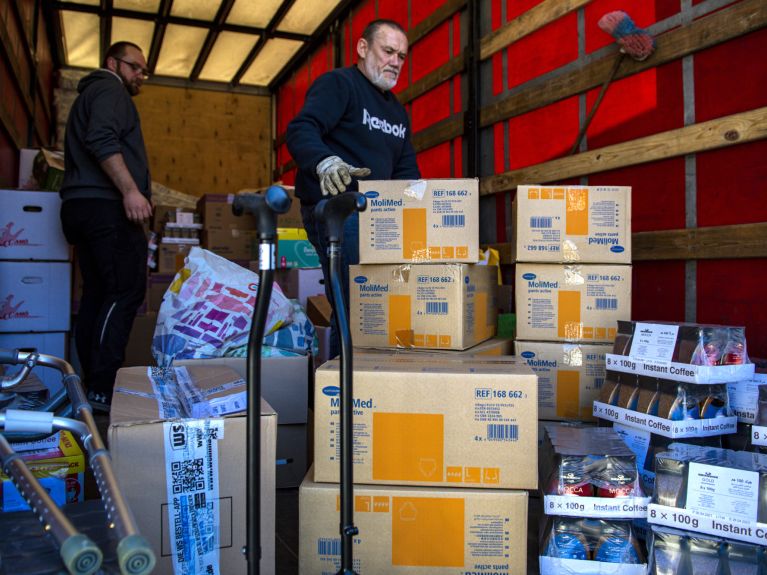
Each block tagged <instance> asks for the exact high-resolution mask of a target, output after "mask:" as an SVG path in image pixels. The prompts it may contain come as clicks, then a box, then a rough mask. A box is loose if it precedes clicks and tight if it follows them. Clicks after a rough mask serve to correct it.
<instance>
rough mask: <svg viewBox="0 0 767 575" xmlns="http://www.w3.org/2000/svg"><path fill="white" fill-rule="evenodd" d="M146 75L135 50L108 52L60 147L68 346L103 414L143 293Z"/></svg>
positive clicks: (123, 45) (122, 45)
mask: <svg viewBox="0 0 767 575" xmlns="http://www.w3.org/2000/svg"><path fill="white" fill-rule="evenodd" d="M147 77H148V71H147V65H146V60H145V59H144V55H143V54H142V52H141V49H140V48H139V47H138V46H136V45H135V44H132V43H130V42H118V43H116V44H114V45H112V46H111V47H110V48H109V50H107V53H106V57H105V58H104V62H103V64H102V68H100V69H98V70H96V71H95V72H92V73H91V74H89V75H88V76H86V77H84V78H83V79H82V80H81V81H80V84H79V85H78V87H77V91H78V92H79V95H78V97H77V99H76V100H75V102H74V104H73V105H72V110H71V112H70V115H69V119H68V121H67V129H66V136H65V139H64V146H65V152H64V154H65V158H64V160H65V173H64V181H63V184H62V186H61V190H60V192H59V193H60V194H61V198H62V200H63V203H62V207H61V222H62V226H63V229H64V234H65V236H66V238H67V241H69V243H70V244H72V245H74V246H75V252H76V254H77V260H78V262H79V265H80V271H81V273H82V277H83V294H82V299H81V301H80V309H79V310H78V314H77V321H76V325H75V343H76V346H77V354H78V358H79V360H80V364H81V365H82V368H83V374H84V378H83V379H84V382H85V386H86V388H87V390H88V399H89V401H90V402H91V404H92V405H93V407H94V409H102V410H107V411H108V409H109V406H110V404H111V400H112V389H113V387H114V380H115V374H116V373H117V370H118V369H119V368H120V367H121V365H122V363H123V360H124V358H125V347H126V345H127V343H128V336H129V334H130V330H131V327H132V325H133V320H134V318H135V317H136V312H137V310H138V308H139V306H140V305H141V303H142V302H143V301H144V295H145V291H146V261H147V239H146V235H145V233H144V229H143V227H142V223H143V222H144V221H145V220H147V219H148V218H149V217H150V216H151V215H152V204H151V202H150V196H151V179H150V177H149V168H148V163H147V157H146V150H145V147H144V137H143V135H142V134H141V124H140V122H139V116H138V112H137V110H136V106H135V104H134V103H133V100H132V97H133V96H136V95H137V94H138V93H139V91H140V90H141V86H142V84H143V82H144V80H145V79H146V78H147Z"/></svg>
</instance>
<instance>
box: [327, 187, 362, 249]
mask: <svg viewBox="0 0 767 575" xmlns="http://www.w3.org/2000/svg"><path fill="white" fill-rule="evenodd" d="M367 205H368V201H367V198H365V196H363V195H362V194H360V193H359V192H344V193H343V194H338V195H337V196H333V197H330V198H325V199H324V200H320V201H319V203H318V204H317V205H316V206H315V207H314V216H315V217H316V218H317V219H318V220H319V221H321V222H325V231H326V232H325V233H326V236H327V240H328V242H340V241H341V238H342V237H343V235H344V222H345V221H346V218H348V217H349V216H350V215H351V214H352V212H364V211H365V209H367Z"/></svg>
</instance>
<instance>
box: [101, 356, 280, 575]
mask: <svg viewBox="0 0 767 575" xmlns="http://www.w3.org/2000/svg"><path fill="white" fill-rule="evenodd" d="M188 376H189V378H190V384H189V385H190V388H191V389H195V388H196V390H197V391H198V392H202V393H203V394H204V396H205V400H203V401H202V402H201V403H198V404H194V405H197V406H200V407H204V408H212V407H213V406H214V404H215V403H217V402H226V401H234V400H235V399H236V398H237V397H238V396H240V394H241V392H242V391H243V389H242V386H241V385H236V382H237V381H238V380H239V379H240V378H239V375H238V374H237V373H235V372H234V371H232V370H231V369H229V368H226V367H221V366H218V367H192V368H189V369H188ZM214 388H215V389H217V391H215V390H214ZM158 396H159V397H158ZM179 397H181V398H183V399H186V400H189V399H190V398H191V396H190V394H188V393H184V392H183V391H182V389H181V387H180V386H174V385H168V384H167V379H166V380H162V379H160V380H158V381H154V382H153V381H151V380H150V379H149V377H148V375H147V369H146V368H145V367H144V368H142V367H131V368H124V369H121V370H119V371H118V372H117V381H116V383H115V394H114V397H113V399H112V410H111V413H110V425H109V449H110V453H111V455H112V460H113V462H114V469H115V473H116V475H117V477H119V479H120V487H121V488H122V491H123V493H124V495H125V497H126V499H127V500H128V504H129V505H130V506H131V509H132V510H133V514H134V516H135V517H136V521H137V523H138V527H139V530H140V532H141V534H142V535H144V537H146V538H147V539H148V541H149V543H150V544H151V546H152V549H153V550H154V553H155V555H156V557H157V567H156V568H155V571H154V573H156V574H160V575H162V574H164V575H172V574H173V573H174V564H177V563H181V564H180V565H177V567H178V569H179V570H177V571H175V572H177V573H180V572H182V571H181V570H180V569H181V568H183V567H184V566H186V567H187V568H188V569H189V570H188V571H186V572H195V573H204V572H205V569H206V565H208V564H211V565H213V567H212V568H213V570H212V571H211V572H215V573H226V574H227V575H230V574H231V575H237V574H245V573H246V571H247V562H246V561H245V559H244V558H243V555H242V547H243V546H244V545H245V543H246V526H245V515H246V495H245V493H246V482H247V473H246V469H245V452H246V417H245V415H244V413H243V412H241V411H240V412H237V413H232V414H229V415H225V416H224V417H210V416H206V417H199V418H191V419H190V418H189V417H190V414H189V412H187V411H185V410H181V409H178V407H180V406H179V401H178V398H179ZM240 398H241V396H240ZM205 411H206V410H203V412H205ZM224 411H226V410H224ZM174 413H175V415H173V414H174ZM179 417H182V418H183V419H179ZM276 432H277V415H276V414H275V412H274V410H273V409H271V407H270V406H269V405H268V404H267V403H266V402H262V404H261V553H262V557H261V566H260V567H261V569H260V572H261V573H265V574H273V573H274V572H275V550H274V541H275V539H274V533H275V438H276ZM199 501H205V505H206V506H207V509H204V508H203V509H200V507H199V504H198V502H199ZM214 504H217V506H216V505H214ZM216 507H217V509H216ZM181 509H183V510H186V511H187V513H183V511H180V510H181ZM177 510H178V511H177ZM216 511H217V513H216ZM197 530H200V531H203V530H209V531H212V532H213V533H215V534H216V536H217V537H218V542H217V545H216V546H215V550H214V551H212V552H210V553H209V554H206V555H205V556H204V557H199V556H198V555H197V554H196V553H194V552H192V553H189V554H188V557H189V560H190V561H191V560H195V561H198V563H197V565H196V568H192V567H193V566H192V564H191V563H185V562H183V563H182V561H180V555H181V553H178V552H176V551H175V550H174V549H175V548H176V545H178V549H179V551H183V548H184V547H185V546H184V543H187V544H188V545H190V546H191V545H194V543H195V541H196V539H198V536H196V534H195V531H197ZM203 532H204V531H203ZM176 538H178V539H176Z"/></svg>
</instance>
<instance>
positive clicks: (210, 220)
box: [197, 194, 256, 259]
mask: <svg viewBox="0 0 767 575" xmlns="http://www.w3.org/2000/svg"><path fill="white" fill-rule="evenodd" d="M234 196H235V195H234V194H205V195H204V196H202V197H201V198H200V199H199V200H197V211H198V212H199V213H200V215H201V216H202V224H203V226H205V228H204V229H205V230H231V229H239V230H255V229H256V218H255V217H254V216H253V215H251V214H243V215H241V216H235V215H234V214H233V213H232V202H234ZM245 259H250V258H245Z"/></svg>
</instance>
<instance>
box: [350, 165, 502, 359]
mask: <svg viewBox="0 0 767 575" xmlns="http://www.w3.org/2000/svg"><path fill="white" fill-rule="evenodd" d="M478 187H479V186H478V182H477V180H419V181H417V182H407V181H392V182H377V181H368V182H360V191H361V192H362V193H364V194H365V196H366V197H367V201H368V206H367V209H366V210H365V211H364V212H362V213H360V245H359V248H360V262H361V263H360V265H358V266H351V267H350V269H349V278H350V281H349V283H350V285H349V292H350V314H349V315H350V323H351V335H352V341H353V342H354V345H356V346H360V347H378V348H392V347H394V348H403V349H410V348H419V349H452V350H462V349H466V348H468V347H471V346H473V345H476V344H478V343H480V342H482V341H485V340H486V339H489V338H491V337H493V335H495V326H496V315H497V307H496V289H497V269H496V268H495V267H492V266H484V265H476V263H477V262H478V261H479V190H478Z"/></svg>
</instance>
